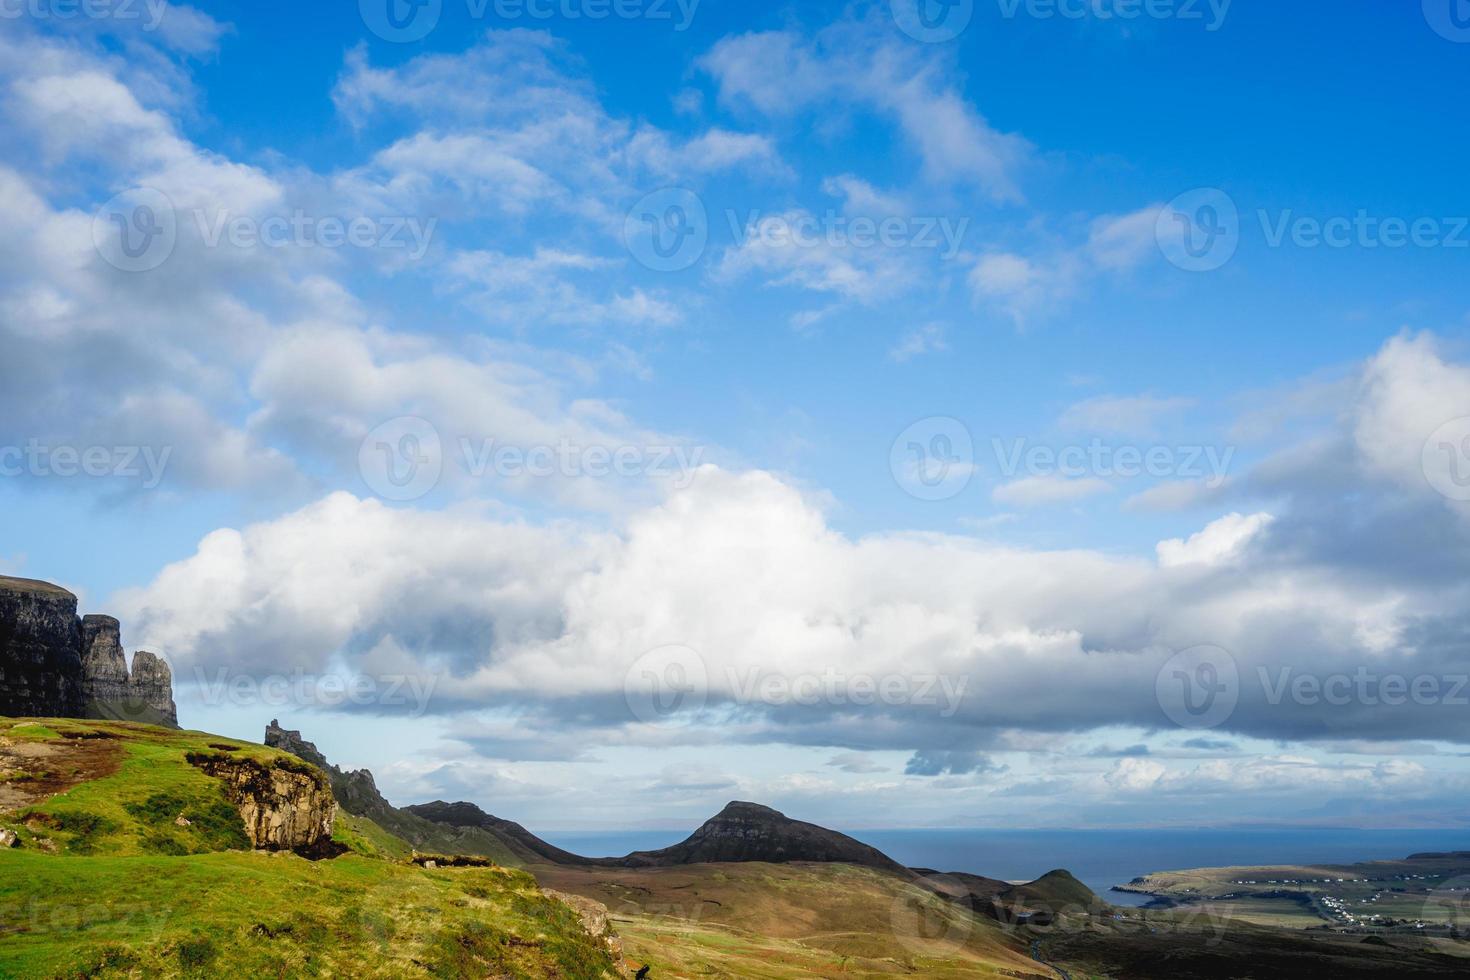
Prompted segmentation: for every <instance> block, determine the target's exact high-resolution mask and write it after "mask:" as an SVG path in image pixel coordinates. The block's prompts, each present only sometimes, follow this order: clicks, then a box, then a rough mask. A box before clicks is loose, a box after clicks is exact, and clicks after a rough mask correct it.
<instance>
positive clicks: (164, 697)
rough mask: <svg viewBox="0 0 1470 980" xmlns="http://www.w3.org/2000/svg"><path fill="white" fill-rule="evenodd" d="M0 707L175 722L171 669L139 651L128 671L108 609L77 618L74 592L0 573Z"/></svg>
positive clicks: (27, 713) (42, 714) (9, 711)
mask: <svg viewBox="0 0 1470 980" xmlns="http://www.w3.org/2000/svg"><path fill="white" fill-rule="evenodd" d="M0 715H3V716H8V717H33V718H108V719H116V720H120V721H140V722H146V723H148V724H153V725H168V726H171V727H174V728H177V727H178V723H179V722H178V709H177V708H176V707H175V705H174V699H173V675H172V672H171V671H170V670H169V667H168V665H167V664H166V663H164V662H163V661H162V660H160V659H159V658H158V657H156V656H155V655H153V654H151V653H146V652H139V653H138V654H137V655H136V656H135V657H134V658H133V673H132V676H129V674H128V664H127V658H126V656H125V655H124V653H123V647H122V638H121V630H120V628H119V626H118V622H117V620H116V619H113V618H112V617H111V616H95V615H94V616H88V617H87V618H86V619H78V618H77V597H76V596H74V595H72V594H71V593H70V592H68V591H66V590H65V589H63V588H60V587H58V586H55V585H51V584H50V583H47V582H36V581H32V580H30V579H17V578H5V577H0Z"/></svg>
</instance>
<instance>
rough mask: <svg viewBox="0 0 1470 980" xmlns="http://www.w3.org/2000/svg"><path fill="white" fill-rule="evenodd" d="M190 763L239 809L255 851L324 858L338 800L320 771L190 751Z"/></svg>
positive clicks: (332, 850)
mask: <svg viewBox="0 0 1470 980" xmlns="http://www.w3.org/2000/svg"><path fill="white" fill-rule="evenodd" d="M189 762H190V763H192V764H193V765H195V766H198V767H199V768H200V769H202V770H204V771H205V772H206V773H208V774H209V775H211V776H213V777H215V778H216V779H218V780H220V781H221V782H223V783H224V784H225V798H226V799H228V800H229V801H230V802H231V803H233V804H234V805H235V808H236V809H238V810H239V811H240V819H242V820H243V821H245V833H246V835H247V836H249V838H250V842H251V844H252V845H254V847H255V848H256V849H257V850H266V851H295V852H296V853H297V854H301V855H303V856H306V857H327V856H331V855H332V854H334V853H337V852H338V851H339V850H340V849H339V848H337V847H335V846H334V845H333V842H332V826H333V824H334V823H335V821H336V819H337V801H336V799H335V798H334V797H333V796H332V789H331V786H330V785H328V783H327V778H326V775H325V774H324V773H322V772H321V771H319V770H318V769H316V768H315V767H312V766H308V765H303V764H300V763H295V762H290V761H285V760H283V761H278V762H275V763H273V764H266V763H263V762H258V761H256V760H255V759H249V758H243V759H242V758H234V757H231V756H228V755H204V754H200V753H191V754H190V755H189Z"/></svg>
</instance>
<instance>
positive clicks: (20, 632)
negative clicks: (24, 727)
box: [0, 577, 82, 717]
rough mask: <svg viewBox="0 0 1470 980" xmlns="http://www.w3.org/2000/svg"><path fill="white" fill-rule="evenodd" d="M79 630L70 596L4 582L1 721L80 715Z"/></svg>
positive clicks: (41, 585) (0, 587) (0, 580)
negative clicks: (16, 718)
mask: <svg viewBox="0 0 1470 980" xmlns="http://www.w3.org/2000/svg"><path fill="white" fill-rule="evenodd" d="M81 629H82V626H81V622H80V621H79V620H78V619H77V597H76V596H74V595H72V594H71V593H70V592H68V591H66V590H65V589H62V588H59V587H57V586H55V585H51V584H49V583H46V582H34V581H31V580H30V579H20V578H5V577H0V715H8V716H11V717H20V716H36V717H57V716H60V717H74V716H76V715H78V714H80V712H81V710H82V689H81V680H82V660H81V649H82V634H81Z"/></svg>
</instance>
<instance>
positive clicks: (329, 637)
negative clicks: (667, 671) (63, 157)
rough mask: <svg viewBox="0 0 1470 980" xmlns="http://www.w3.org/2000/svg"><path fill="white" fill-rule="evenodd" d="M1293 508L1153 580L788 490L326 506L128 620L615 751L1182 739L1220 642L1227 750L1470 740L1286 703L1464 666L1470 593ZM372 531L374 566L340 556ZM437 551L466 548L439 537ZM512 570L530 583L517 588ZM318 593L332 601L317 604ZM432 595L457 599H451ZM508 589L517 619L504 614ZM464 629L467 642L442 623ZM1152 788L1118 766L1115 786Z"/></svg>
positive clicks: (176, 578) (1118, 566)
mask: <svg viewBox="0 0 1470 980" xmlns="http://www.w3.org/2000/svg"><path fill="white" fill-rule="evenodd" d="M1345 414H1348V415H1351V414H1352V413H1345ZM1283 503H1284V504H1286V505H1287V510H1286V511H1284V512H1283V513H1279V514H1277V515H1276V516H1275V519H1274V520H1273V519H1272V518H1271V517H1270V516H1268V515H1266V514H1264V513H1256V514H1252V515H1242V514H1230V515H1226V516H1224V517H1223V518H1220V519H1219V520H1217V521H1214V522H1212V523H1211V524H1209V525H1208V526H1206V527H1204V528H1203V529H1201V530H1200V531H1199V532H1197V533H1196V534H1193V535H1190V536H1187V537H1182V538H1179V539H1172V540H1169V541H1165V542H1161V543H1160V545H1159V547H1158V555H1157V560H1156V561H1155V560H1147V559H1142V558H1129V557H1126V556H1118V555H1106V554H1102V553H1098V552H1091V551H1086V550H1062V551H1038V550H1028V549H1023V548H1007V547H1001V546H996V545H993V544H990V543H986V542H981V541H977V540H975V539H973V538H969V537H957V536H948V535H922V536H918V535H904V534H894V533H872V534H868V535H864V536H860V537H852V536H848V535H845V534H842V533H839V532H838V531H836V530H834V529H833V528H832V527H831V526H830V524H829V523H828V520H827V516H826V514H825V511H824V507H823V505H822V504H821V502H820V501H818V500H816V499H813V498H810V497H808V496H807V495H805V494H803V493H802V492H800V491H798V490H797V489H795V488H793V487H792V486H791V485H789V484H788V483H786V482H785V481H783V480H781V479H779V478H777V477H775V476H773V475H771V474H767V473H762V472H731V471H726V470H721V469H717V468H714V467H705V468H704V469H702V470H700V471H699V474H698V478H697V479H696V481H695V482H694V483H693V485H691V486H689V487H688V488H686V489H682V490H670V491H668V493H667V496H666V497H665V498H664V499H663V501H662V502H661V503H659V504H657V505H655V506H652V507H648V508H646V509H642V510H637V511H634V512H632V513H631V514H629V515H628V516H627V518H626V520H625V521H624V522H623V523H622V524H621V526H620V527H619V528H618V529H617V530H616V532H614V533H605V534H604V533H596V532H593V531H590V530H588V529H585V528H575V527H565V526H556V527H552V528H549V529H544V528H537V527H532V526H521V525H507V524H506V523H505V522H504V521H503V520H502V519H499V518H497V517H496V516H495V515H493V514H475V513H472V512H452V513H442V514H440V513H435V514H420V513H415V512H412V511H398V510H388V509H386V508H382V507H380V506H378V505H375V504H371V503H365V502H362V501H359V500H356V499H353V498H350V497H342V496H338V497H334V498H331V499H330V500H328V501H324V502H322V503H320V504H318V505H314V508H313V509H309V510H307V511H302V512H300V513H297V514H294V515H290V516H288V517H286V518H282V519H280V520H278V521H272V522H265V523H262V524H260V525H256V526H253V527H250V528H246V529H244V530H243V531H239V532H220V535H219V537H218V538H217V539H216V538H211V539H209V540H208V541H206V542H205V544H204V545H203V546H201V550H200V553H199V554H198V555H196V556H194V557H192V558H189V559H186V560H185V561H183V562H180V563H179V564H178V565H176V566H174V567H172V568H171V569H169V570H168V571H167V572H166V573H165V574H164V575H163V576H161V577H160V579H159V580H158V581H157V582H155V583H154V584H153V585H151V586H149V587H148V588H146V589H144V590H141V591H140V592H138V593H135V594H132V595H130V596H129V597H128V601H127V604H126V607H127V609H128V610H129V613H130V615H131V616H133V617H135V621H136V625H134V626H132V627H130V628H131V629H135V630H137V631H140V632H141V633H142V635H143V636H144V637H146V638H147V640H148V642H156V643H160V644H162V645H164V646H165V647H166V648H167V649H169V650H170V651H171V652H174V653H176V654H177V655H179V656H181V657H183V658H184V660H185V662H193V661H194V660H202V661H206V662H214V661H217V660H222V659H224V658H226V657H233V656H238V654H239V651H240V650H241V649H257V648H261V647H262V646H263V647H264V649H266V650H271V649H273V650H282V651H285V650H289V651H292V653H293V655H295V656H298V657H300V658H302V659H303V660H305V661H306V662H308V663H311V664H313V665H321V664H326V663H328V662H329V661H330V660H331V658H332V657H333V656H337V655H341V654H342V652H343V651H348V652H349V653H350V652H351V651H363V650H372V649H376V648H378V647H379V646H380V645H381V644H382V643H383V642H385V641H386V640H390V639H391V640H392V641H393V643H394V644H396V646H397V647H399V648H402V649H404V650H408V651H415V653H414V656H416V657H417V658H418V659H419V660H421V661H424V662H428V663H437V664H440V665H449V667H448V669H450V670H451V672H452V676H453V683H452V684H450V685H449V686H448V687H446V688H444V689H443V690H444V691H446V694H445V695H444V697H443V698H442V699H441V702H440V704H439V710H460V709H464V708H467V707H471V706H474V705H481V706H502V707H504V706H507V705H520V706H523V707H525V708H527V709H528V711H529V713H528V715H527V716H526V717H527V719H528V721H527V724H530V725H533V726H534V725H537V724H541V723H543V722H538V721H537V719H538V718H541V719H554V720H548V721H544V723H545V724H548V725H552V726H555V727H558V728H564V727H565V726H566V725H568V724H572V725H583V726H589V727H593V728H596V729H597V730H599V731H604V732H622V733H623V737H632V736H631V735H630V734H629V733H641V734H638V735H637V737H640V738H641V737H650V738H652V737H657V738H663V739H669V738H675V739H691V740H694V741H698V740H700V739H704V738H711V737H719V738H723V739H726V740H732V739H733V740H736V741H776V742H788V743H792V744H801V745H813V746H818V745H824V746H833V747H841V748H847V749H851V750H858V749H864V750H874V749H879V748H884V749H895V750H904V751H909V752H934V751H938V752H950V753H966V752H980V751H985V750H986V749H987V746H992V745H994V744H996V743H997V741H998V740H999V739H1000V738H1001V737H1002V733H1004V732H1007V731H1021V732H1026V731H1031V732H1064V731H1086V730H1090V729H1094V728H1100V727H1105V726H1130V727H1134V728H1140V729H1150V728H1159V727H1162V726H1168V725H1171V722H1170V719H1169V718H1168V716H1167V714H1166V711H1165V706H1164V705H1163V704H1161V702H1160V700H1159V694H1158V678H1159V675H1160V671H1161V670H1162V669H1163V668H1164V666H1165V664H1166V662H1167V661H1168V660H1169V658H1170V657H1171V656H1173V654H1174V653H1176V652H1178V651H1181V650H1185V649H1189V648H1193V647H1196V646H1198V645H1199V644H1201V643H1208V644H1212V645H1213V646H1214V647H1216V648H1219V649H1222V650H1225V651H1228V653H1229V655H1230V656H1231V657H1232V661H1233V663H1234V666H1235V668H1236V671H1237V676H1238V679H1239V681H1238V682H1239V696H1238V702H1239V703H1238V705H1237V706H1236V707H1235V708H1234V710H1233V712H1232V713H1231V714H1230V715H1229V716H1228V717H1227V718H1226V719H1224V720H1223V721H1222V722H1221V724H1220V733H1221V734H1224V733H1227V732H1238V733H1243V734H1250V735H1256V736H1260V737H1267V738H1301V737H1306V736H1311V737H1314V738H1325V739H1331V738H1349V737H1351V738H1353V739H1362V738H1383V737H1392V738H1399V739H1403V738H1446V739H1460V738H1462V737H1463V726H1460V725H1459V724H1458V720H1457V718H1458V716H1457V715H1456V712H1455V709H1454V707H1453V704H1452V702H1451V701H1450V700H1449V699H1448V698H1441V699H1440V701H1439V702H1438V703H1434V704H1427V705H1425V704H1413V703H1404V702H1402V701H1399V702H1395V701H1394V700H1393V699H1391V698H1383V697H1368V696H1355V697H1353V698H1350V699H1348V700H1347V702H1342V701H1340V700H1337V699H1327V698H1320V697H1318V698H1312V697H1306V696H1302V695H1301V694H1300V693H1293V692H1296V691H1297V688H1296V687H1295V686H1294V685H1295V684H1296V683H1297V682H1296V680H1295V678H1298V677H1300V676H1302V675H1307V676H1309V677H1314V678H1319V679H1326V678H1330V677H1334V676H1337V675H1354V674H1356V673H1357V672H1358V671H1359V670H1360V668H1361V669H1362V670H1365V671H1368V672H1369V673H1370V674H1371V675H1372V676H1373V677H1379V678H1381V675H1384V674H1386V673H1392V674H1395V675H1400V674H1402V675H1406V676H1414V675H1418V674H1423V675H1425V676H1433V677H1438V678H1440V679H1441V681H1442V684H1443V685H1448V684H1450V683H1452V678H1453V676H1454V675H1455V674H1456V672H1457V671H1460V670H1464V669H1466V667H1467V664H1466V661H1465V657H1464V654H1463V650H1457V648H1456V646H1455V645H1454V643H1453V640H1452V638H1453V637H1454V636H1456V635H1459V631H1460V630H1461V628H1462V627H1461V625H1460V624H1461V622H1462V613H1461V609H1462V608H1463V601H1462V600H1463V598H1464V593H1465V591H1466V587H1465V585H1464V577H1463V575H1460V576H1458V577H1456V576H1455V575H1454V574H1452V573H1450V571H1449V569H1448V568H1446V572H1445V575H1444V576H1443V577H1441V578H1432V577H1426V576H1425V575H1424V573H1423V571H1422V570H1421V572H1420V575H1419V577H1418V579H1417V580H1407V579H1404V578H1403V577H1401V576H1399V575H1397V573H1395V572H1394V571H1392V570H1391V569H1376V570H1374V571H1373V572H1372V573H1369V571H1368V566H1366V565H1364V564H1363V563H1362V562H1361V561H1357V560H1355V561H1351V562H1346V563H1344V562H1343V560H1342V558H1341V557H1340V555H1339V553H1338V551H1337V550H1336V549H1334V548H1332V547H1330V545H1329V544H1328V543H1327V542H1323V541H1320V540H1318V539H1317V538H1316V537H1315V526H1314V524H1313V523H1312V521H1311V520H1310V519H1306V520H1304V519H1303V518H1302V517H1301V515H1298V514H1296V513H1295V512H1294V511H1293V510H1291V508H1290V504H1291V501H1290V500H1287V501H1284V502H1283ZM359 525H361V526H362V530H361V531H358V530H357V528H358V527H359ZM1451 526H1453V525H1451ZM323 528H324V529H325V530H321V529H323ZM1461 534H1462V537H1463V529H1461ZM323 535H327V537H326V538H325V539H323V538H322V536H323ZM357 538H361V539H362V540H363V541H365V542H366V544H365V545H364V547H365V548H366V549H368V550H367V551H359V550H357V549H355V548H354V547H352V546H350V545H347V544H345V542H347V541H350V540H354V539H357ZM443 540H453V541H455V542H456V543H457V544H458V545H462V546H460V547H455V548H452V549H444V548H442V546H429V545H426V544H425V543H424V542H426V541H436V542H437V541H443ZM551 553H554V554H556V555H557V556H558V559H559V560H558V562H556V563H555V564H554V565H553V566H550V567H548V566H547V565H546V563H545V560H544V556H545V555H546V554H551ZM374 555H376V556H388V558H386V559H379V560H373V559H372V557H371V556H374ZM323 563H326V564H325V567H323ZM523 576H529V579H530V581H531V582H533V583H535V586H534V588H526V587H522V588H515V587H514V586H513V585H512V583H514V582H516V581H518V580H519V579H520V578H521V577H523ZM317 577H320V578H321V579H322V580H329V581H330V582H331V588H330V589H312V588H307V587H304V586H305V585H306V584H307V583H308V582H310V581H311V580H313V579H315V578H317ZM217 581H223V582H225V583H228V585H227V587H218V588H211V589H210V590H209V594H208V595H207V596H205V595H196V594H195V593H194V592H191V591H190V588H189V585H188V584H189V583H192V582H217ZM283 581H288V582H292V583H293V585H294V584H297V583H300V584H301V585H302V586H303V587H301V588H299V589H298V588H283V587H282V585H281V583H282V582H283ZM428 582H449V583H454V588H452V589H449V590H446V592H445V595H443V596H442V597H441V596H440V595H439V594H438V593H437V592H436V591H434V590H432V589H427V587H426V586H420V585H419V583H428ZM506 590H509V594H510V595H512V596H514V597H515V598H516V599H517V600H520V601H515V602H510V603H509V604H508V605H507V600H506V599H505V594H506ZM399 596H403V597H405V601H407V600H408V599H411V603H410V604H409V607H408V608H405V609H401V608H400V606H399V605H398V602H397V598H398V597H399ZM455 622H457V623H460V624H461V625H462V626H463V628H461V629H459V630H449V629H448V628H447V626H440V625H439V624H449V623H455ZM323 624H329V628H328V626H325V625H323ZM262 638H264V643H262ZM671 645H673V646H674V648H676V649H679V650H685V651H690V653H689V654H688V656H690V657H692V658H694V659H693V660H691V661H690V663H689V664H687V665H685V667H684V670H685V675H686V676H697V677H698V678H700V680H699V683H698V685H697V687H698V689H697V694H698V695H699V696H698V697H697V698H696V699H695V700H694V701H692V702H689V703H688V705H687V708H688V714H687V716H684V717H683V721H685V722H687V725H684V726H683V727H680V728H679V729H677V730H671V729H669V728H668V727H667V726H666V725H659V724H654V725H652V726H651V727H650V725H649V722H648V719H647V718H640V717H638V711H639V708H638V705H639V704H640V703H641V702H639V701H638V699H637V696H635V695H633V694H630V692H629V690H628V689H627V687H626V684H627V682H628V678H629V676H630V675H632V676H637V675H636V673H635V668H637V666H638V665H639V663H640V662H643V661H642V658H644V657H645V655H646V654H648V653H649V652H650V651H655V650H663V649H668V648H670V646H671ZM418 651H422V653H420V652H418ZM262 654H264V650H263V651H262ZM1386 657H1391V658H1392V659H1391V660H1385V658H1386ZM1283 671H1284V672H1285V673H1284V674H1283ZM885 684H888V685H890V686H888V687H885V686H884V685H885ZM885 691H886V692H887V693H886V694H882V693H881V692H885ZM863 692H867V693H866V695H864V693H863ZM1283 692H1285V693H1283ZM1441 693H1443V694H1446V695H1448V694H1449V693H1450V692H1449V691H1448V690H1447V689H1445V688H1443V687H1442V688H1441ZM558 705H560V706H561V707H560V708H557V707H556V706H558ZM533 707H534V708H536V710H534V711H530V710H529V709H530V708H533ZM923 758H924V759H928V760H930V761H931V762H932V760H933V759H936V758H955V759H957V758H959V757H958V756H956V757H946V756H934V755H926V756H924V757H923ZM919 767H920V768H923V769H932V768H934V766H933V765H929V764H927V763H924V764H920V765H919ZM961 768H963V766H962V767H961ZM944 769H945V771H947V772H952V771H953V767H951V766H948V765H946V766H945V767H944ZM1155 772H1156V770H1154V769H1152V768H1136V767H1129V768H1128V769H1125V770H1122V771H1121V772H1120V775H1119V779H1121V780H1123V782H1124V784H1125V785H1133V784H1135V783H1137V782H1138V781H1139V780H1141V779H1143V778H1144V777H1146V776H1149V775H1150V774H1152V773H1155ZM1150 778H1151V777H1150Z"/></svg>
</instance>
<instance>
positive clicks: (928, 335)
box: [888, 323, 949, 364]
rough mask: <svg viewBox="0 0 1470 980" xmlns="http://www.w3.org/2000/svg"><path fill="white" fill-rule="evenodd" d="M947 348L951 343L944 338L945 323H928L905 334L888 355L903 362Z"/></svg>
mask: <svg viewBox="0 0 1470 980" xmlns="http://www.w3.org/2000/svg"><path fill="white" fill-rule="evenodd" d="M947 350H949V343H948V342H947V341H945V339H944V325H943V324H942V323H927V324H925V325H924V326H922V327H919V328H918V329H917V330H915V331H913V332H912V333H909V334H905V335H904V337H903V339H902V340H900V341H899V342H898V344H897V345H896V346H895V347H894V348H893V349H892V350H890V351H889V352H888V356H889V357H891V358H892V359H893V360H895V361H897V362H898V363H900V364H902V363H904V362H905V361H911V360H913V359H914V358H916V357H920V356H922V355H924V354H937V353H940V352H942V351H947Z"/></svg>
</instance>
